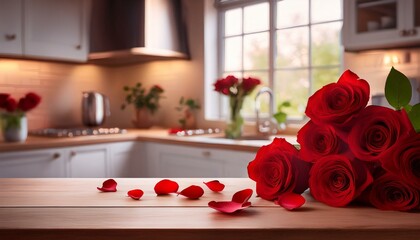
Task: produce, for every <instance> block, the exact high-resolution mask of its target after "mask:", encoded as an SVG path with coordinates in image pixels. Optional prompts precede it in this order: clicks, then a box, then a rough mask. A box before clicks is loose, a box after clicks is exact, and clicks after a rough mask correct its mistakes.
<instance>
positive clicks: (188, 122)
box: [176, 97, 200, 129]
mask: <svg viewBox="0 0 420 240" xmlns="http://www.w3.org/2000/svg"><path fill="white" fill-rule="evenodd" d="M197 109H200V105H199V104H198V101H196V100H194V99H192V98H187V99H185V98H184V97H181V98H180V99H179V105H178V106H177V107H176V110H177V111H178V112H180V113H181V117H180V119H178V123H179V124H180V125H181V128H182V129H194V128H196V127H197V121H196V116H195V110H197Z"/></svg>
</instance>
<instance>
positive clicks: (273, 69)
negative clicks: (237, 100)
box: [216, 0, 343, 121]
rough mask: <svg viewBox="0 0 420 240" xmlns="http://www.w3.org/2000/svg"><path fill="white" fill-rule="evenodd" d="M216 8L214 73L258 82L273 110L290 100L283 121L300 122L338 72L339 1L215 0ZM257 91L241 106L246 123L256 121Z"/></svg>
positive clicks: (340, 47)
mask: <svg viewBox="0 0 420 240" xmlns="http://www.w3.org/2000/svg"><path fill="white" fill-rule="evenodd" d="M216 7H217V9H218V34H219V36H218V43H219V51H218V53H219V54H218V55H219V59H218V75H219V76H227V75H230V74H233V75H235V76H238V77H244V76H245V77H246V76H254V77H258V78H260V79H261V80H262V81H263V84H262V85H263V86H268V87H270V88H271V89H272V90H273V93H274V102H275V106H274V112H276V109H277V105H278V104H281V103H282V102H284V101H290V103H291V107H288V108H285V109H283V110H285V111H286V112H287V113H288V120H289V121H301V120H303V118H304V116H305V114H304V112H305V108H306V103H307V100H308V97H309V96H310V95H311V94H312V93H314V92H315V91H316V90H318V89H319V88H320V87H321V86H323V85H325V84H327V83H330V82H334V81H336V80H337V79H338V77H339V76H340V73H341V71H342V53H343V48H342V46H341V40H340V36H341V27H342V1H341V0H281V1H278V0H266V1H261V0H260V1H258V0H242V1H238V0H216ZM256 93H257V90H255V91H254V92H253V95H250V96H249V97H247V99H246V102H245V103H244V107H243V113H244V116H245V117H246V118H247V119H252V118H254V117H255V113H254V99H255V95H256ZM262 100H263V101H264V99H262ZM265 101H266V102H265V103H264V102H263V103H262V105H261V107H262V111H265V112H266V113H268V100H265ZM226 108H227V107H221V108H220V109H219V116H220V118H222V117H223V116H224V112H223V110H225V111H226Z"/></svg>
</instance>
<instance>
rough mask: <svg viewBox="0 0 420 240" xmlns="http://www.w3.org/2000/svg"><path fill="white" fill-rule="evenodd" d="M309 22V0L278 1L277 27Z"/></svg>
mask: <svg viewBox="0 0 420 240" xmlns="http://www.w3.org/2000/svg"><path fill="white" fill-rule="evenodd" d="M335 1H337V0H335ZM308 22H309V1H308V0H282V1H278V2H277V28H284V27H293V26H297V25H304V24H308Z"/></svg>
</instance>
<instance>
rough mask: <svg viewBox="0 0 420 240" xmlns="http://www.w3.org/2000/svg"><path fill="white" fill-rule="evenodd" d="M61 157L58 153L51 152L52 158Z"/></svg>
mask: <svg viewBox="0 0 420 240" xmlns="http://www.w3.org/2000/svg"><path fill="white" fill-rule="evenodd" d="M60 157H61V154H60V153H54V154H53V159H59V158H60Z"/></svg>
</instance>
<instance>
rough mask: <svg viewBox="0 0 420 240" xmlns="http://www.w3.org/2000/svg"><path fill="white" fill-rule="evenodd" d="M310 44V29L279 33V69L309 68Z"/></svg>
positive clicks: (286, 30)
mask: <svg viewBox="0 0 420 240" xmlns="http://www.w3.org/2000/svg"><path fill="white" fill-rule="evenodd" d="M308 44H309V29H308V27H299V28H291V29H285V30H279V31H277V59H276V63H277V67H303V66H308V61H309V47H308Z"/></svg>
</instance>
